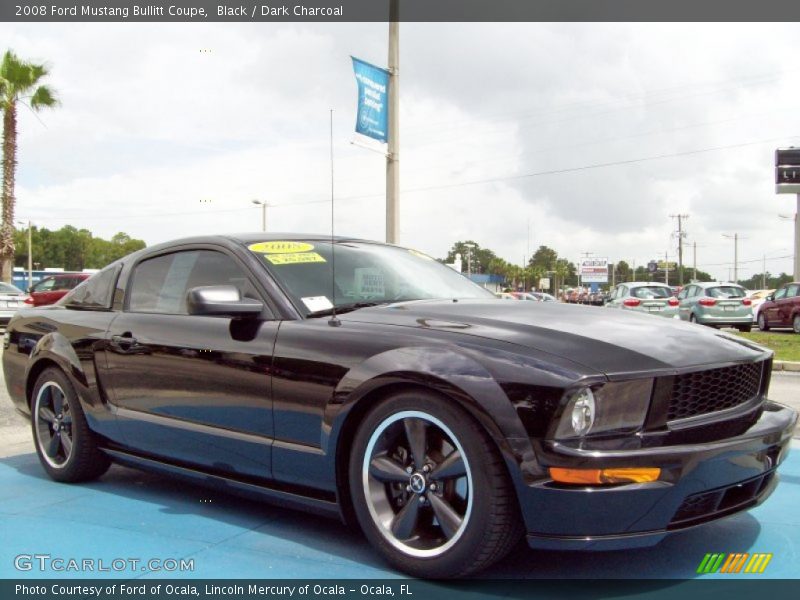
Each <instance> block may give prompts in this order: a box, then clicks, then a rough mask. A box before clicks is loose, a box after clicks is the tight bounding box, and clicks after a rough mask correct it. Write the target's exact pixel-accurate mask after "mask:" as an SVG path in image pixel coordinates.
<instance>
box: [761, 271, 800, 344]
mask: <svg viewBox="0 0 800 600" xmlns="http://www.w3.org/2000/svg"><path fill="white" fill-rule="evenodd" d="M771 327H791V328H792V329H794V332H795V333H800V283H798V282H796V281H795V282H793V283H787V284H785V285H783V286H781V287H780V288H778V289H777V290H775V293H774V294H771V295H769V296H767V299H766V300H765V301H764V303H763V304H762V305H761V308H759V310H758V328H759V329H760V330H761V331H767V330H768V329H770V328H771Z"/></svg>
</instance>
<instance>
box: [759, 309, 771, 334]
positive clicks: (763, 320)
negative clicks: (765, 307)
mask: <svg viewBox="0 0 800 600" xmlns="http://www.w3.org/2000/svg"><path fill="white" fill-rule="evenodd" d="M758 328H759V329H760V330H761V331H769V325H768V324H767V317H765V316H764V313H758Z"/></svg>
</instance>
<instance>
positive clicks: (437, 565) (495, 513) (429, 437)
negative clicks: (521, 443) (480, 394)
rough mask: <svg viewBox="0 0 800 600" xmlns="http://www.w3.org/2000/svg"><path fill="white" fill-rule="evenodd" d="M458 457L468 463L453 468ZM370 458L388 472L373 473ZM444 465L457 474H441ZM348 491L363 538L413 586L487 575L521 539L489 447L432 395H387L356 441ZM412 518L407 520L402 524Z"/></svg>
mask: <svg viewBox="0 0 800 600" xmlns="http://www.w3.org/2000/svg"><path fill="white" fill-rule="evenodd" d="M441 426H443V428H442V427H441ZM420 428H421V429H422V431H423V432H424V433H422V434H421V439H422V446H421V447H422V448H424V449H425V451H424V453H423V454H424V459H423V462H424V463H425V465H424V466H423V468H420V467H419V465H417V464H415V460H414V456H417V455H418V454H419V450H418V451H417V454H415V453H414V452H413V451H412V450H411V447H412V446H413V444H412V443H411V442H409V440H410V439H411V436H415V435H416V436H417V439H418V440H419V439H420V437H419V434H418V433H415V432H418V431H419V430H420ZM407 431H410V432H411V433H406V432H407ZM451 436H452V439H451ZM404 444H405V446H406V447H405V448H403V447H402V446H403V445H404ZM416 447H417V448H420V445H419V444H417V446H416ZM461 453H463V455H462V454H461ZM457 455H458V457H457V458H458V460H459V461H460V459H461V457H462V456H463V458H464V459H465V460H463V462H457V463H456V462H455V461H454V457H456V456H457ZM376 459H377V460H380V461H388V462H390V463H392V464H391V465H388V467H386V468H385V469H384V468H383V466H384V465H385V464H386V463H385V462H383V463H381V464H380V467H381V468H380V469H378V468H377V467H376V468H373V467H374V466H376V465H377V463H376ZM446 459H450V460H449V461H448V460H446ZM404 464H405V466H403V465H404ZM448 464H449V465H454V464H457V465H458V467H459V468H456V469H451V468H450V467H448V468H447V469H445V468H444V467H445V466H447V465H448ZM398 469H399V470H398ZM408 469H411V473H408ZM445 471H446V472H445ZM462 471H463V472H464V475H454V474H453V473H461V472H462ZM437 472H438V473H439V474H440V475H439V477H441V478H439V477H437V476H436V473H437ZM378 474H380V476H378ZM418 476H421V477H422V479H421V481H420V479H419V478H418ZM456 477H458V478H456ZM349 484H350V491H351V496H352V499H353V506H354V509H355V513H356V517H357V518H358V522H359V524H360V525H361V529H362V530H363V531H364V534H365V535H366V537H367V539H368V540H369V541H370V543H371V544H372V545H373V546H374V547H375V548H377V550H378V551H379V552H380V553H381V555H383V557H384V558H385V559H386V560H387V561H388V562H389V563H390V564H391V565H392V566H394V567H395V568H397V569H399V570H401V571H404V572H406V573H408V574H410V575H413V576H415V577H423V578H428V579H439V578H450V577H460V576H464V575H467V574H469V573H474V572H476V571H479V570H481V569H484V568H486V567H488V566H489V565H491V564H492V563H494V562H496V561H498V560H500V559H501V558H502V557H504V556H505V555H506V554H507V553H508V552H509V551H510V550H511V548H512V547H513V546H514V545H515V544H516V543H517V542H518V541H519V539H520V537H521V536H522V533H523V528H522V521H521V517H520V511H519V505H518V503H517V499H516V494H515V492H514V489H513V486H512V483H511V480H510V478H509V475H508V472H507V470H506V466H505V463H504V462H503V459H502V457H501V456H500V454H499V452H498V450H497V448H496V447H495V446H494V443H493V442H492V440H491V439H490V438H489V437H488V435H487V434H486V432H485V431H483V429H482V428H481V426H480V425H479V424H478V423H477V422H475V420H474V419H473V418H472V417H471V416H470V415H469V414H468V413H466V412H465V411H464V410H462V409H461V408H459V407H458V406H457V405H455V404H454V403H452V402H450V401H448V400H446V399H444V398H442V397H440V396H438V395H436V394H433V393H429V392H425V391H409V392H401V393H397V394H393V395H392V396H391V397H389V398H386V399H385V400H384V401H383V402H381V403H380V404H378V405H377V406H376V407H375V408H374V409H372V411H371V412H370V413H369V414H368V415H367V416H366V417H365V419H364V421H363V422H362V423H361V424H360V426H359V429H358V432H357V434H356V436H355V439H354V442H353V449H352V452H351V455H350V466H349ZM412 485H413V486H414V487H413V489H412ZM420 489H421V490H422V491H421V492H420V491H419V490H420ZM432 490H434V491H432ZM465 490H466V491H465ZM412 503H413V504H412ZM442 503H444V506H445V508H442ZM447 509H449V510H450V511H452V512H448V510H447ZM401 513H402V514H401ZM411 513H413V516H411V517H410V520H408V519H405V520H404V519H401V518H399V517H400V516H408V515H409V514H411ZM453 514H455V516H452V515H453ZM439 515H442V516H443V517H444V518H443V519H442V521H439V520H438V519H439ZM381 516H382V517H383V518H381ZM459 518H460V520H459ZM444 521H449V523H444ZM384 523H386V524H384ZM442 523H444V525H448V526H449V530H448V528H447V527H445V526H444V525H443V524H442ZM397 529H400V530H401V531H407V533H408V535H405V534H403V533H399V532H397Z"/></svg>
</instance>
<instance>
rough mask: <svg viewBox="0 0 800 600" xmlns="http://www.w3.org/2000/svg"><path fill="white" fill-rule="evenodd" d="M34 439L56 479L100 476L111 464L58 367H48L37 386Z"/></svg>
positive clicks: (41, 456)
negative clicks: (96, 441) (98, 446)
mask: <svg viewBox="0 0 800 600" xmlns="http://www.w3.org/2000/svg"><path fill="white" fill-rule="evenodd" d="M31 412H32V413H33V415H32V416H33V418H32V419H31V424H32V428H33V442H34V445H35V446H36V453H37V454H38V455H39V461H40V462H41V463H42V466H43V467H44V469H45V471H47V474H48V475H49V476H50V477H51V478H52V479H55V480H56V481H64V482H69V483H73V482H78V481H87V480H90V479H94V478H96V477H99V476H100V475H102V474H103V473H105V472H106V470H108V467H109V465H110V464H111V463H110V461H109V459H108V457H107V456H106V455H105V454H104V453H103V452H102V451H101V450H99V449H98V448H97V445H96V443H95V439H94V435H93V434H92V432H91V430H90V429H89V426H88V425H87V423H86V417H85V416H84V414H83V409H82V408H81V404H80V402H79V400H78V396H77V394H76V393H75V390H74V388H73V387H72V384H71V383H70V381H69V379H67V376H66V375H65V374H64V373H63V372H62V371H60V370H59V369H56V368H50V369H45V370H44V371H43V372H42V374H41V375H39V379H37V380H36V385H35V386H34V388H33V406H32V411H31Z"/></svg>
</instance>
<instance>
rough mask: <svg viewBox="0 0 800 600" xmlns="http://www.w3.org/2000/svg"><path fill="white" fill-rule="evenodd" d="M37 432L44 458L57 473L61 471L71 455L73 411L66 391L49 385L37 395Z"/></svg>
mask: <svg viewBox="0 0 800 600" xmlns="http://www.w3.org/2000/svg"><path fill="white" fill-rule="evenodd" d="M35 407H36V408H35V413H34V429H35V431H36V441H37V443H38V446H39V447H40V448H41V449H42V451H43V452H42V458H43V459H44V460H45V461H46V462H47V464H49V465H50V466H51V467H53V468H54V469H62V468H64V466H65V465H66V464H67V462H69V458H70V456H71V455H72V411H71V410H70V403H69V400H67V398H66V395H65V394H64V390H63V389H61V386H59V385H58V383H56V382H55V381H47V382H45V383H44V385H42V386H41V387H40V388H39V390H38V393H37V394H36V405H35Z"/></svg>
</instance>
